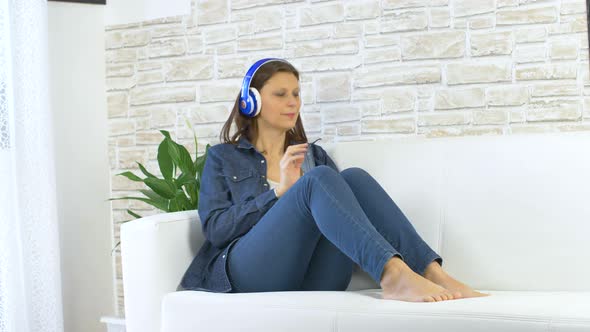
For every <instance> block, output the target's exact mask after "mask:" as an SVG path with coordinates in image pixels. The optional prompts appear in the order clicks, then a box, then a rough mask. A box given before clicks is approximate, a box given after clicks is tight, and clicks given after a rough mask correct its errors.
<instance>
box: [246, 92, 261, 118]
mask: <svg viewBox="0 0 590 332" xmlns="http://www.w3.org/2000/svg"><path fill="white" fill-rule="evenodd" d="M249 95H250V98H251V99H252V107H253V108H254V109H253V111H254V112H253V114H252V117H255V116H257V115H258V114H259V113H260V110H261V109H262V98H261V97H260V93H259V92H258V90H256V88H250V93H249Z"/></svg>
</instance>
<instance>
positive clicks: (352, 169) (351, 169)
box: [340, 167, 369, 177]
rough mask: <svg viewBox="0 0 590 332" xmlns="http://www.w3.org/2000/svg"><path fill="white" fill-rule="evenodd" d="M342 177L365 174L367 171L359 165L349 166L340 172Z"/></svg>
mask: <svg viewBox="0 0 590 332" xmlns="http://www.w3.org/2000/svg"><path fill="white" fill-rule="evenodd" d="M340 174H342V176H343V177H356V176H366V175H368V174H369V173H367V171H365V170H364V169H362V168H360V167H349V168H347V169H345V170H343V171H341V172H340Z"/></svg>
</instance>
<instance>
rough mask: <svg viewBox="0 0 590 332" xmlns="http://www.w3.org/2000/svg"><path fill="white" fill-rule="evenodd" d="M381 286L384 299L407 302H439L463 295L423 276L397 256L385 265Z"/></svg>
mask: <svg viewBox="0 0 590 332" xmlns="http://www.w3.org/2000/svg"><path fill="white" fill-rule="evenodd" d="M381 288H382V289H383V292H382V295H381V297H382V298H383V299H388V300H400V301H407V302H438V301H445V300H453V299H455V298H456V297H460V296H461V294H460V293H459V292H451V291H449V290H447V289H445V288H443V287H441V286H439V285H437V284H435V283H433V282H432V281H429V280H427V279H425V278H423V277H422V276H421V275H419V274H417V273H415V272H414V271H412V269H410V268H409V267H408V266H407V265H406V263H404V262H403V260H401V259H400V258H399V257H397V256H394V257H393V258H392V259H390V260H389V261H388V263H387V264H386V265H385V268H384V270H383V276H382V279H381Z"/></svg>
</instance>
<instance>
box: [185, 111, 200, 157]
mask: <svg viewBox="0 0 590 332" xmlns="http://www.w3.org/2000/svg"><path fill="white" fill-rule="evenodd" d="M184 121H185V122H186V125H187V126H188V127H189V128H190V129H191V131H192V132H193V138H194V139H195V159H196V158H197V156H198V155H199V145H198V144H197V134H195V129H193V126H192V125H191V123H190V122H189V121H188V119H187V118H186V116H185V117H184Z"/></svg>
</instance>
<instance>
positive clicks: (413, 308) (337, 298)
mask: <svg viewBox="0 0 590 332" xmlns="http://www.w3.org/2000/svg"><path fill="white" fill-rule="evenodd" d="M479 291H481V292H484V293H490V294H491V295H490V296H486V297H477V298H465V299H457V300H449V301H441V302H405V301H395V300H383V299H381V290H380V289H369V290H359V291H346V292H333V291H314V292H309V291H302V292H266V293H232V294H219V293H211V292H201V291H181V292H174V293H169V294H167V295H166V296H165V297H164V299H163V302H162V319H163V320H162V330H161V331H162V332H185V331H186V332H188V331H237V328H238V327H239V331H242V332H243V331H260V330H261V328H262V327H263V329H264V331H306V332H313V331H330V332H334V331H338V332H348V331H351V332H352V331H413V332H421V331H433V330H439V331H453V332H459V331H469V332H473V331H503V332H506V331H518V332H527V331H556V332H557V331H567V332H574V331H580V332H582V331H590V310H588V308H590V292H518V291H486V290H479Z"/></svg>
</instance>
